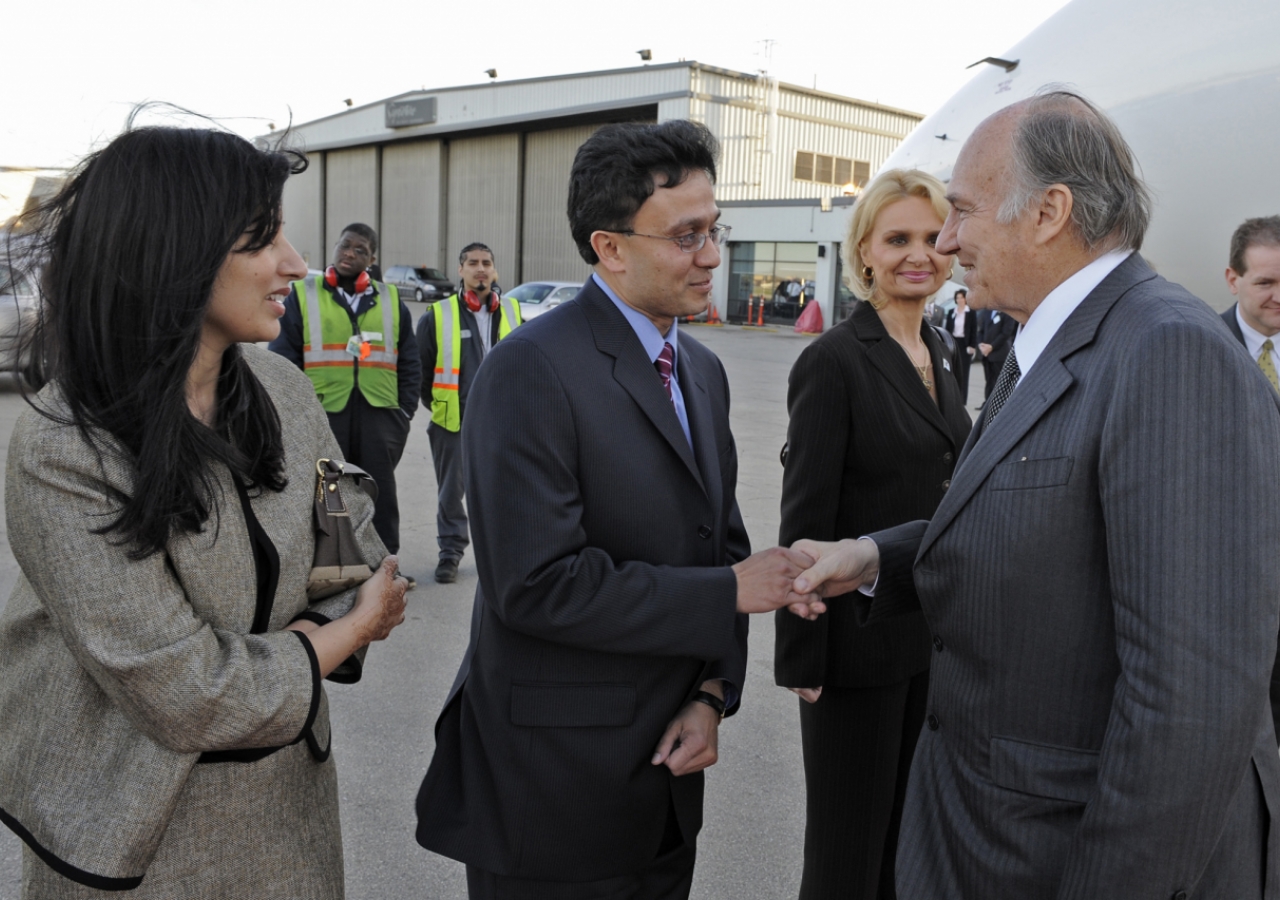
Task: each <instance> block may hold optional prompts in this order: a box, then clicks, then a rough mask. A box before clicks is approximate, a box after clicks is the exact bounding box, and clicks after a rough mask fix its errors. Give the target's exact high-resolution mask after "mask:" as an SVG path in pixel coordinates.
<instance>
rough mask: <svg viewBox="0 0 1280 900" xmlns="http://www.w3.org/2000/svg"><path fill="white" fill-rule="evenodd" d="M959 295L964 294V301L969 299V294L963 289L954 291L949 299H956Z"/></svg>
mask: <svg viewBox="0 0 1280 900" xmlns="http://www.w3.org/2000/svg"><path fill="white" fill-rule="evenodd" d="M961 294H964V298H965V299H966V300H968V299H969V292H968V291H967V290H966V289H964V288H960V289H959V290H958V291H956V292H955V293H954V294H952V295H951V299H952V300H954V299H955V298H956V297H959V296H960V295H961Z"/></svg>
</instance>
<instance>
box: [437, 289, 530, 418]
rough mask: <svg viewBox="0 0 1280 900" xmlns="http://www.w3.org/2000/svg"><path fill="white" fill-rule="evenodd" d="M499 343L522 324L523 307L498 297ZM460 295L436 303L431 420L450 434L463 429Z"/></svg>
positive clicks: (513, 301)
mask: <svg viewBox="0 0 1280 900" xmlns="http://www.w3.org/2000/svg"><path fill="white" fill-rule="evenodd" d="M498 301H499V312H500V314H501V318H500V319H499V321H498V340H502V339H503V338H504V337H506V336H507V335H509V334H510V333H511V331H512V329H514V328H515V327H516V326H517V325H519V324H520V323H521V321H522V320H521V318H520V304H519V303H517V302H516V301H515V300H510V299H508V298H506V297H503V296H501V295H499V297H498ZM458 303H459V301H458V295H457V294H454V295H453V296H452V297H446V298H445V299H443V300H441V301H440V302H439V303H437V304H436V315H435V319H436V374H435V378H433V379H432V381H431V421H432V422H435V423H436V424H437V425H439V426H440V427H441V428H444V429H445V430H447V431H458V430H459V429H461V428H462V405H461V403H460V402H459V401H458V387H459V386H460V385H461V383H462V379H461V378H460V377H459V374H458V366H459V365H460V364H461V361H462V321H461V316H462V314H461V311H460V310H461V307H460V306H459V305H458Z"/></svg>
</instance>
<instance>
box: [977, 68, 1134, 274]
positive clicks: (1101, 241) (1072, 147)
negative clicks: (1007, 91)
mask: <svg viewBox="0 0 1280 900" xmlns="http://www.w3.org/2000/svg"><path fill="white" fill-rule="evenodd" d="M1023 107H1024V108H1023V110H1022V112H1021V115H1020V117H1019V119H1018V121H1017V123H1016V124H1015V126H1014V130H1013V144H1012V149H1011V151H1010V169H1011V172H1010V175H1011V180H1012V184H1011V186H1010V188H1009V192H1008V194H1006V196H1005V198H1004V202H1003V203H1001V204H1000V209H999V211H998V213H997V215H996V218H997V221H999V222H1000V223H1002V224H1005V225H1007V224H1009V223H1011V222H1013V221H1014V220H1015V219H1017V218H1018V217H1019V216H1020V215H1022V214H1023V213H1024V212H1026V210H1027V208H1028V207H1030V206H1031V204H1032V203H1033V202H1035V201H1036V200H1037V199H1038V198H1039V197H1041V196H1043V194H1044V192H1045V191H1046V190H1048V189H1049V187H1050V186H1052V185H1055V184H1064V185H1066V186H1067V187H1068V188H1069V189H1070V190H1071V198H1072V207H1071V222H1072V224H1073V225H1074V227H1075V230H1076V232H1077V233H1078V234H1079V236H1080V238H1081V240H1083V241H1084V243H1085V244H1086V245H1087V246H1088V247H1089V249H1090V250H1095V251H1096V250H1115V249H1121V248H1124V249H1130V250H1138V249H1139V248H1141V247H1142V239H1143V237H1144V236H1145V235H1146V232H1147V225H1148V224H1149V223H1150V221H1151V192H1150V191H1149V190H1148V189H1147V186H1146V185H1145V184H1144V183H1143V181H1142V178H1141V176H1140V175H1139V174H1138V171H1137V164H1136V161H1135V160H1134V157H1133V151H1132V150H1131V149H1129V145H1128V144H1127V143H1126V142H1125V139H1124V136H1123V135H1122V134H1121V133H1120V129H1119V128H1117V127H1116V124H1115V123H1114V122H1112V121H1111V119H1110V118H1109V117H1108V116H1107V115H1106V113H1104V112H1102V110H1100V109H1098V108H1097V107H1096V106H1094V105H1093V104H1092V103H1090V102H1089V101H1088V100H1086V99H1085V98H1084V97H1082V96H1080V95H1079V94H1077V93H1075V92H1073V91H1069V90H1063V89H1060V88H1054V87H1050V88H1042V89H1041V91H1040V92H1039V93H1037V94H1036V95H1035V96H1033V97H1032V98H1031V99H1029V100H1026V101H1025V102H1024V104H1023Z"/></svg>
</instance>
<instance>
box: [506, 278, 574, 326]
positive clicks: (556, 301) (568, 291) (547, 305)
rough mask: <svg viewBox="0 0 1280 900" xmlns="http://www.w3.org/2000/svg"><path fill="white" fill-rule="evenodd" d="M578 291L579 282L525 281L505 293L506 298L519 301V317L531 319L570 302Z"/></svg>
mask: <svg viewBox="0 0 1280 900" xmlns="http://www.w3.org/2000/svg"><path fill="white" fill-rule="evenodd" d="M580 290H582V282H581V281H526V282H525V283H524V284H521V285H517V286H516V287H513V288H512V289H511V290H509V291H507V293H506V296H507V297H510V298H511V299H512V300H518V301H520V315H521V316H523V317H524V318H525V319H532V318H535V317H537V316H540V315H542V314H543V313H544V312H546V311H547V310H549V309H552V308H554V307H557V306H559V305H560V304H561V303H563V302H564V301H566V300H572V299H573V298H574V297H576V296H578V291H580Z"/></svg>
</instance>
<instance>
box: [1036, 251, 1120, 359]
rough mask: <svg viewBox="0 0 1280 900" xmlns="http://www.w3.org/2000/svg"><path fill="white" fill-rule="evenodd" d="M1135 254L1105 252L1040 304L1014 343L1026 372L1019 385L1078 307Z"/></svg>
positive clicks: (1059, 286) (1051, 292) (1050, 293)
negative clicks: (1121, 264)
mask: <svg viewBox="0 0 1280 900" xmlns="http://www.w3.org/2000/svg"><path fill="white" fill-rule="evenodd" d="M1131 253H1133V251H1132V250H1112V251H1111V252H1110V253H1104V254H1103V255H1102V256H1099V257H1098V258H1097V259H1095V260H1094V261H1093V262H1091V263H1089V265H1087V266H1085V267H1084V268H1083V269H1081V270H1080V271H1079V272H1076V273H1075V274H1074V275H1072V276H1071V277H1070V278H1068V279H1067V280H1066V281H1064V282H1062V284H1060V285H1058V286H1057V287H1056V288H1054V289H1053V290H1052V291H1050V292H1049V296H1047V297H1045V298H1044V300H1042V301H1041V302H1040V305H1039V306H1037V307H1036V308H1035V311H1034V312H1033V313H1031V318H1029V319H1027V324H1025V325H1023V326H1022V327H1021V328H1019V329H1018V336H1017V337H1016V338H1014V340H1013V352H1014V353H1016V354H1017V356H1018V370H1019V371H1021V372H1022V377H1021V379H1019V381H1018V383H1019V384H1021V383H1022V382H1023V381H1025V380H1026V377H1027V373H1028V372H1030V371H1031V367H1032V366H1034V365H1035V364H1036V360H1038V359H1039V358H1040V354H1041V353H1043V352H1044V348H1045V347H1047V346H1049V341H1051V340H1053V336H1054V335H1055V334H1057V333H1058V329H1059V328H1061V327H1062V324H1063V323H1064V322H1066V321H1067V319H1068V318H1070V316H1071V314H1072V313H1073V312H1075V311H1076V307H1078V306H1079V305H1080V304H1081V303H1083V302H1084V298H1085V297H1088V296H1089V294H1091V293H1093V289H1094V288H1096V287H1097V286H1098V285H1100V284H1102V281H1103V279H1105V278H1106V277H1107V276H1108V275H1110V274H1111V273H1112V272H1113V271H1115V270H1116V268H1117V267H1118V266H1119V265H1120V263H1122V262H1124V261H1125V260H1126V259H1128V258H1129V255H1130V254H1131Z"/></svg>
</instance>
